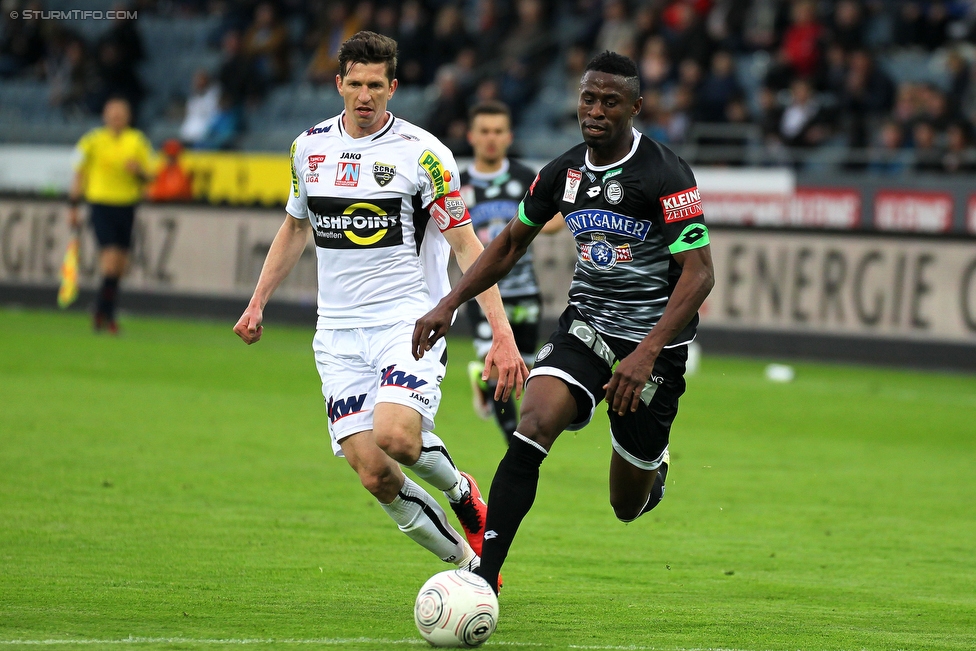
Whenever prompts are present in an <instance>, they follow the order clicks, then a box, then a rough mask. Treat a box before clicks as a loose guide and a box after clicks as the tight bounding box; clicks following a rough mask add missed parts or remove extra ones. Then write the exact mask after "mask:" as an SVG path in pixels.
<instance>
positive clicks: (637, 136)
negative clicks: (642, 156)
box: [583, 127, 641, 172]
mask: <svg viewBox="0 0 976 651" xmlns="http://www.w3.org/2000/svg"><path fill="white" fill-rule="evenodd" d="M630 130H631V131H633V132H634V144H632V145H631V146H630V151H629V152H627V155H626V156H624V157H623V158H621V159H620V160H618V161H614V162H612V163H610V164H609V165H594V164H593V163H591V162H590V150H589V148H587V150H586V154H585V156H584V158H583V162H584V163H586V166H587V167H588V168H590V169H591V170H593V171H594V172H606V171H607V170H608V169H610V168H611V167H616V166H618V165H622V164H623V163H626V162H627V161H629V160H630V159H631V157H632V156H633V155H634V154H635V153H637V147H638V146H639V145H640V139H641V134H640V131H638V130H637V129H635V128H634V127H631V128H630Z"/></svg>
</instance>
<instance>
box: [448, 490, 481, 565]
mask: <svg viewBox="0 0 976 651" xmlns="http://www.w3.org/2000/svg"><path fill="white" fill-rule="evenodd" d="M461 476H463V477H464V478H465V479H467V480H468V491H467V492H466V493H465V494H464V495H463V496H461V499H460V500H458V501H457V502H451V508H452V509H453V510H454V515H456V516H457V519H458V522H460V523H461V528H462V529H464V535H465V537H466V538H467V539H468V544H469V545H471V548H472V549H473V550H474V553H475V554H477V555H478V556H481V547H482V544H483V543H484V540H485V520H486V518H487V517H488V505H487V504H485V501H484V499H482V497H481V491H480V490H479V489H478V484H477V482H475V480H474V477H472V476H471V475H469V474H468V473H466V472H462V473H461Z"/></svg>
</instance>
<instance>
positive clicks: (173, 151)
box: [146, 139, 193, 201]
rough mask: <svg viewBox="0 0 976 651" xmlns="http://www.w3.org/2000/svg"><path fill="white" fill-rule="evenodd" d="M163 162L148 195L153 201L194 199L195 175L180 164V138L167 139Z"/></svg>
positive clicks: (163, 151)
mask: <svg viewBox="0 0 976 651" xmlns="http://www.w3.org/2000/svg"><path fill="white" fill-rule="evenodd" d="M162 153H163V163H162V165H161V166H160V168H159V171H158V172H157V174H156V178H155V179H154V180H153V182H152V184H151V185H150V186H149V189H148V190H147V191H146V196H148V197H149V199H150V200H151V201H190V200H191V199H193V177H192V175H191V174H190V173H189V172H187V171H186V170H185V169H183V166H182V165H181V164H180V154H182V153H183V146H182V145H181V144H180V141H179V140H173V139H170V140H167V141H166V142H164V143H163V147H162Z"/></svg>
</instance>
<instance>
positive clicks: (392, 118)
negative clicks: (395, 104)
mask: <svg viewBox="0 0 976 651" xmlns="http://www.w3.org/2000/svg"><path fill="white" fill-rule="evenodd" d="M386 114H387V115H389V116H390V121H389V122H387V123H386V126H385V127H383V128H382V129H380V130H379V131H377V132H376V133H374V134H373V136H372V137H370V136H363V137H362V138H353V137H352V136H350V135H349V132H348V131H346V130H345V129H344V128H343V126H342V118H343V117H345V115H346V112H345V111H343V112H342V113H340V114H339V117H338V118H336V128H337V129H338V130H339V135H341V136H342V138H343V139H344V140H349V141H351V142H373V141H374V140H379V139H380V138H382V137H383V136H385V135H386V134H387V133H389V132H390V129H392V128H393V123H394V122H396V116H395V115H393V114H392V113H390V112H389V111H387V112H386Z"/></svg>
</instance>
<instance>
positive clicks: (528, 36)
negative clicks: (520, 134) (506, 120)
mask: <svg viewBox="0 0 976 651" xmlns="http://www.w3.org/2000/svg"><path fill="white" fill-rule="evenodd" d="M516 10H517V15H518V22H517V23H516V24H515V27H514V28H513V29H512V31H511V32H509V34H508V37H507V38H506V39H505V41H504V42H503V43H502V46H501V50H500V54H501V57H502V73H501V79H500V88H501V95H502V101H503V102H504V103H505V104H507V105H508V106H509V107H511V109H512V116H513V118H514V119H515V120H516V121H518V117H519V116H520V115H521V113H522V111H523V110H524V109H525V107H526V105H527V104H528V103H529V101H531V99H532V98H533V97H534V96H535V92H536V90H537V89H538V82H539V76H540V75H541V73H542V71H543V69H545V67H546V66H547V65H548V64H549V63H550V62H551V60H552V54H553V49H554V48H553V45H554V44H553V41H552V33H551V30H550V29H549V26H548V25H547V24H546V22H545V14H544V7H543V5H542V2H541V0H518V2H517V5H516Z"/></svg>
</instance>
